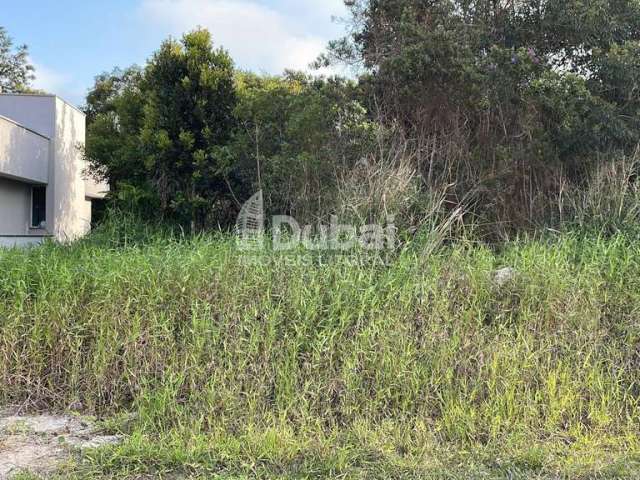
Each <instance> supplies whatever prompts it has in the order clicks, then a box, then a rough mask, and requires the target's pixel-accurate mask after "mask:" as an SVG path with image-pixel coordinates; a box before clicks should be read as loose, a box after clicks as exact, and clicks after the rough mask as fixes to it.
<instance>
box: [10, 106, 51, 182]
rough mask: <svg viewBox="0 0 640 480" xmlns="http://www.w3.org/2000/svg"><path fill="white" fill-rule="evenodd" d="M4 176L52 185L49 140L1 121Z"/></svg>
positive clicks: (12, 123)
mask: <svg viewBox="0 0 640 480" xmlns="http://www.w3.org/2000/svg"><path fill="white" fill-rule="evenodd" d="M0 175H2V176H5V177H12V178H14V179H17V180H24V181H27V182H33V183H40V184H45V183H47V182H48V181H49V140H48V139H47V138H45V137H43V136H40V135H38V134H37V133H34V132H32V131H30V130H27V129H25V128H23V127H21V126H20V125H18V124H16V123H14V122H12V121H11V120H9V119H6V118H3V117H0Z"/></svg>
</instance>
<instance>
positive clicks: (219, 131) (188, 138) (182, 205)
mask: <svg viewBox="0 0 640 480" xmlns="http://www.w3.org/2000/svg"><path fill="white" fill-rule="evenodd" d="M233 75H234V67H233V61H232V60H231V57H229V55H228V54H227V52H226V51H224V50H222V49H217V50H214V49H213V47H212V43H211V35H210V34H209V32H208V31H207V30H195V31H193V32H190V33H187V34H186V35H184V36H183V37H182V40H181V41H180V42H177V41H175V40H167V41H166V42H164V43H163V44H162V46H161V47H160V50H159V51H158V52H156V54H155V55H154V56H153V58H152V59H151V61H150V63H149V65H148V66H147V68H146V70H145V74H144V94H145V105H144V121H143V125H142V129H141V132H140V139H141V143H142V150H143V155H144V161H145V165H146V167H147V169H148V170H149V172H150V173H151V175H152V181H153V183H154V185H155V187H156V189H157V192H158V194H159V198H160V205H161V208H162V210H163V211H170V212H172V213H173V214H175V215H177V216H178V218H180V219H181V220H185V221H187V220H188V222H189V225H190V227H191V230H192V231H195V230H196V229H197V228H202V227H206V226H207V225H209V224H211V223H213V222H216V221H217V220H218V219H219V216H220V215H221V214H222V213H223V212H225V211H226V210H227V202H228V195H229V192H228V188H227V186H226V185H225V182H224V176H223V174H224V169H225V167H226V166H225V165H224V163H223V162H224V160H225V157H224V156H223V155H222V154H221V151H220V148H221V147H222V146H224V144H225V143H226V142H227V141H228V140H229V138H230V135H231V132H232V129H233V124H234V118H233V109H234V107H235V103H236V95H235V89H234V80H233Z"/></svg>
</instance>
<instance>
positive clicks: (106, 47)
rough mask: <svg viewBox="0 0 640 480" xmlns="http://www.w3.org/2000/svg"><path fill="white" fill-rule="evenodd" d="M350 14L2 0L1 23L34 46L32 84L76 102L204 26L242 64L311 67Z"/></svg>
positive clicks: (232, 2) (111, 0)
mask: <svg viewBox="0 0 640 480" xmlns="http://www.w3.org/2000/svg"><path fill="white" fill-rule="evenodd" d="M345 16H346V9H345V7H344V5H343V0H84V1H83V0H30V1H29V2H26V1H25V2H16V1H10V0H0V26H3V27H4V28H5V29H7V31H8V32H9V35H10V36H11V37H12V38H13V39H14V42H15V43H16V44H27V46H28V47H29V54H30V59H31V63H32V64H33V65H34V66H35V68H36V80H35V82H34V85H33V86H34V87H36V88H38V89H42V90H45V91H47V92H50V93H55V94H57V95H59V96H61V97H63V98H65V99H66V100H68V101H70V102H72V103H74V104H76V105H81V104H82V103H83V101H84V97H85V95H86V92H87V90H88V89H89V88H90V87H91V86H92V85H93V80H94V77H95V76H96V75H98V74H100V73H102V72H105V71H111V70H112V69H113V68H114V67H123V68H124V67H128V66H130V65H133V64H138V65H144V63H145V61H146V60H147V59H148V58H149V57H150V56H151V54H152V53H153V52H154V51H155V50H156V49H157V48H158V47H159V45H160V43H161V42H162V40H164V39H166V38H167V37H169V36H173V37H179V36H180V35H182V33H184V32H186V31H189V30H192V29H193V28H196V27H198V26H201V27H206V28H208V29H209V30H210V31H211V33H212V35H213V40H214V43H215V45H216V46H223V47H224V48H226V49H227V50H228V51H229V53H230V54H231V56H232V57H233V59H234V60H235V62H236V65H237V66H238V67H239V68H242V69H246V70H252V71H254V72H257V73H271V74H277V73H281V72H282V71H283V70H284V69H285V68H294V69H308V65H309V63H311V62H312V61H313V60H315V58H316V57H317V56H318V54H319V53H321V52H322V51H323V49H324V47H325V46H326V44H327V42H328V41H329V40H331V39H334V38H338V37H340V36H341V35H342V33H343V29H344V27H343V26H342V25H341V23H340V22H339V21H336V20H335V18H341V17H342V18H344V17H345Z"/></svg>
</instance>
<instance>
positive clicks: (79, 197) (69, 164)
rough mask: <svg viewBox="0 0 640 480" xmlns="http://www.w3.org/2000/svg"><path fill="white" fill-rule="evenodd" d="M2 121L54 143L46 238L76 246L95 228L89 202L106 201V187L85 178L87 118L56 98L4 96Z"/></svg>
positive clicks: (50, 150)
mask: <svg viewBox="0 0 640 480" xmlns="http://www.w3.org/2000/svg"><path fill="white" fill-rule="evenodd" d="M0 115H3V116H5V117H8V118H10V119H11V120H14V121H16V122H17V123H19V124H21V125H23V126H24V127H26V128H28V129H31V130H33V131H35V132H37V133H39V134H41V135H43V136H45V137H48V138H49V139H50V140H49V145H48V173H47V181H46V183H47V230H48V232H49V233H51V234H53V235H54V236H55V238H56V239H57V240H59V241H72V240H75V239H77V238H78V237H80V236H82V235H84V234H85V233H87V232H88V231H89V230H90V228H91V201H90V199H91V198H104V196H105V191H108V186H107V185H105V184H100V183H97V182H95V181H94V180H93V179H92V178H91V177H90V176H88V175H86V171H85V170H86V164H85V162H84V159H83V153H82V149H83V147H84V142H85V128H86V127H85V116H84V114H83V113H82V112H81V111H80V110H78V109H77V108H75V107H73V106H72V105H70V104H68V103H66V102H65V101H64V100H62V99H60V98H58V97H56V96H53V95H10V94H0ZM1 142H2V139H0V143H1ZM0 174H2V169H1V167H0ZM43 183H44V182H43ZM29 208H30V202H29ZM29 215H30V210H29ZM0 234H1V232H0Z"/></svg>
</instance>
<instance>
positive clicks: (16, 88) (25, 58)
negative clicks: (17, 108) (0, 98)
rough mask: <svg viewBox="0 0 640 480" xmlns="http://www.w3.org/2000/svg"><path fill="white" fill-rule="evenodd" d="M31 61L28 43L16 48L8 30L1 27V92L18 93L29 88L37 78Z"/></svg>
mask: <svg viewBox="0 0 640 480" xmlns="http://www.w3.org/2000/svg"><path fill="white" fill-rule="evenodd" d="M33 70H34V69H33V66H32V65H31V64H30V63H29V51H28V49H27V46H26V45H20V46H18V47H16V48H14V45H13V40H12V39H11V37H10V36H9V35H8V34H7V31H6V30H5V29H4V28H3V27H0V93H1V92H4V93H16V92H22V91H25V90H28V88H29V84H30V83H31V81H32V80H33V79H34V78H35V77H34V75H33Z"/></svg>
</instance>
